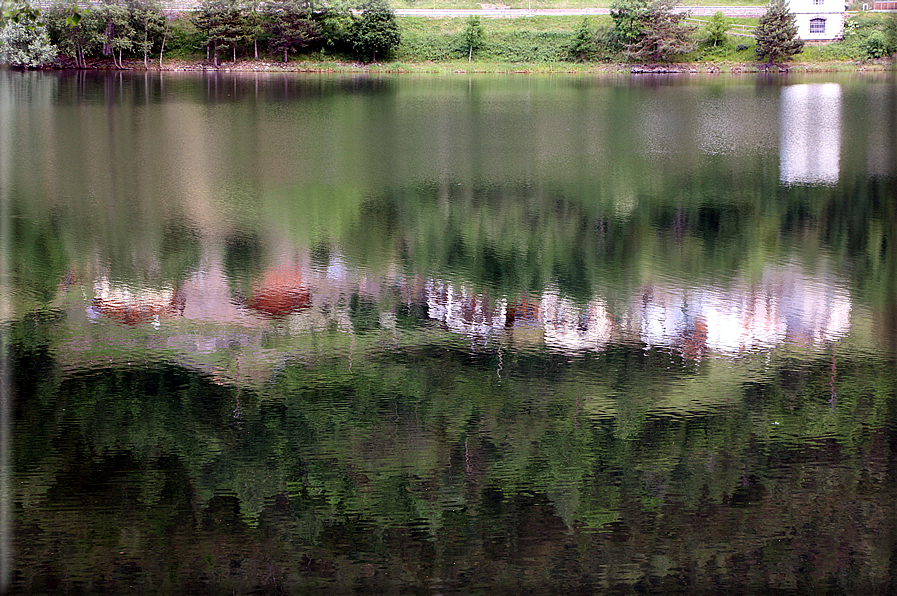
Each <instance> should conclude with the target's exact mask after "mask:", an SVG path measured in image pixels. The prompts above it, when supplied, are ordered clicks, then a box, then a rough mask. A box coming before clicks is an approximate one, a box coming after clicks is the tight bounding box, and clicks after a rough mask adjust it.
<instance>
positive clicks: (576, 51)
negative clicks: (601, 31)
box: [567, 19, 595, 62]
mask: <svg viewBox="0 0 897 596" xmlns="http://www.w3.org/2000/svg"><path fill="white" fill-rule="evenodd" d="M594 50H595V32H594V31H592V28H591V27H590V26H589V21H588V19H583V21H582V23H581V24H580V25H579V29H578V30H577V31H576V34H575V35H574V36H573V39H571V40H570V46H569V47H568V48H567V51H568V52H569V54H570V57H571V58H573V59H575V60H579V61H580V62H585V61H586V58H587V57H588V56H589V55H590V54H591V53H592V52H593V51H594Z"/></svg>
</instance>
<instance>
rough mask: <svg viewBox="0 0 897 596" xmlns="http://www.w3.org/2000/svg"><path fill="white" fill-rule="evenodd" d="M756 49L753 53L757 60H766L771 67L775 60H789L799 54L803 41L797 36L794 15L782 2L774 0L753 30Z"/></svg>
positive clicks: (802, 47)
mask: <svg viewBox="0 0 897 596" xmlns="http://www.w3.org/2000/svg"><path fill="white" fill-rule="evenodd" d="M754 37H755V38H756V39H757V47H756V48H755V49H754V52H755V53H756V54H757V58H758V59H761V60H762V59H764V58H766V59H767V64H768V65H770V66H772V63H773V62H774V61H775V60H778V59H782V58H790V57H791V56H794V55H795V54H799V53H801V51H803V49H804V41H803V40H802V39H800V38H799V37H798V36H797V25H796V24H795V17H794V14H793V13H792V12H791V11H790V10H789V9H788V6H787V5H786V4H785V2H784V0H775V1H774V2H773V3H772V4H770V5H769V9H768V10H767V11H766V13H765V14H764V15H763V16H762V17H760V22H759V24H758V25H757V28H756V29H755V30H754Z"/></svg>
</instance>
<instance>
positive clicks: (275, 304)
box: [248, 268, 311, 318]
mask: <svg viewBox="0 0 897 596" xmlns="http://www.w3.org/2000/svg"><path fill="white" fill-rule="evenodd" d="M248 305H249V308H251V309H252V310H254V311H255V312H257V313H259V314H261V315H263V316H266V317H272V318H282V317H285V316H287V315H291V314H295V313H298V312H299V311H302V310H305V309H306V308H309V307H310V306H311V296H310V294H309V291H308V287H307V286H306V285H305V283H304V281H303V280H302V272H301V271H300V270H299V269H297V268H290V269H272V270H268V271H265V273H264V275H263V277H262V280H261V281H260V282H259V283H257V284H255V285H254V286H253V288H252V296H251V297H250V298H249V301H248Z"/></svg>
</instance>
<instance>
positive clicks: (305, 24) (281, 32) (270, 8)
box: [265, 0, 321, 62]
mask: <svg viewBox="0 0 897 596" xmlns="http://www.w3.org/2000/svg"><path fill="white" fill-rule="evenodd" d="M265 16H266V19H265V29H266V30H267V32H268V33H269V34H270V36H271V37H270V38H269V40H268V43H269V44H270V47H271V49H272V50H273V51H275V52H278V53H280V52H283V61H284V62H286V61H287V59H288V57H289V52H295V51H297V50H299V49H301V48H304V47H306V46H308V45H310V44H312V43H314V42H316V41H318V40H319V39H320V38H321V26H320V25H319V24H318V23H316V22H315V21H314V20H312V18H311V16H312V14H311V10H309V9H307V8H304V7H302V6H300V5H299V3H298V2H296V1H295V0H273V1H272V2H269V3H268V4H267V5H266V7H265Z"/></svg>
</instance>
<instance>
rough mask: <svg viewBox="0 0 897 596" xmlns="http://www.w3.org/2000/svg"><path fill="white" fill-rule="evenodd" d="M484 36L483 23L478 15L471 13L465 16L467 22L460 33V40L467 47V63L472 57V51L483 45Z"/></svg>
mask: <svg viewBox="0 0 897 596" xmlns="http://www.w3.org/2000/svg"><path fill="white" fill-rule="evenodd" d="M485 37H486V31H485V30H484V29H483V23H482V21H480V17H479V16H477V15H473V16H470V17H468V18H467V24H466V26H465V27H464V31H463V32H462V33H461V40H462V42H463V43H464V47H465V48H466V49H467V63H468V64H470V61H471V60H472V59H473V52H474V50H477V49H479V48H480V46H482V45H483V39H484V38H485Z"/></svg>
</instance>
